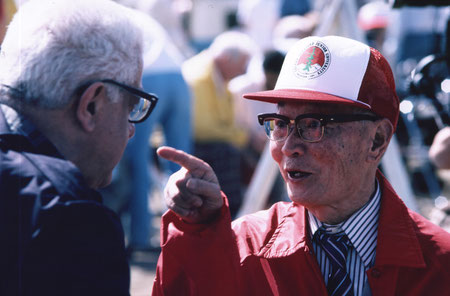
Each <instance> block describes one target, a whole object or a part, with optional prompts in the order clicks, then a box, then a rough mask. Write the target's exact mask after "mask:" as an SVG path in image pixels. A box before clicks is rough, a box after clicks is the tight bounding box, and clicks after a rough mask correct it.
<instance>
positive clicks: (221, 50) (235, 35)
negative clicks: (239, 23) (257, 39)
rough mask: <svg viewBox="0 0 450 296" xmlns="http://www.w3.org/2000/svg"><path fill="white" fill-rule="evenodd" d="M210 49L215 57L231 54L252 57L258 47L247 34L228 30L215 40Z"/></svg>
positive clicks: (232, 56)
mask: <svg viewBox="0 0 450 296" xmlns="http://www.w3.org/2000/svg"><path fill="white" fill-rule="evenodd" d="M209 50H210V51H211V53H212V55H213V56H214V57H220V56H229V57H231V58H234V57H239V56H242V55H245V56H248V57H250V56H252V55H253V54H256V53H257V51H258V48H257V46H256V44H255V43H254V42H253V40H252V39H251V38H250V37H249V36H248V35H247V34H244V33H241V32H237V31H227V32H224V33H222V34H220V35H218V36H217V37H216V38H215V39H214V40H213V42H212V43H211V45H210V47H209Z"/></svg>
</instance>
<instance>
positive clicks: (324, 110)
mask: <svg viewBox="0 0 450 296" xmlns="http://www.w3.org/2000/svg"><path fill="white" fill-rule="evenodd" d="M358 110H362V109H360V108H357V107H354V106H349V105H343V104H331V103H314V102H280V103H278V113H280V114H283V115H287V116H289V115H290V116H298V115H301V114H306V113H319V114H335V113H355V112H357V111H358Z"/></svg>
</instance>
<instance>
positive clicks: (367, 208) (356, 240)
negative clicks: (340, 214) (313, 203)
mask: <svg viewBox="0 0 450 296" xmlns="http://www.w3.org/2000/svg"><path fill="white" fill-rule="evenodd" d="M380 201H381V190H380V185H379V183H378V180H376V184H375V191H374V193H373V195H372V197H371V198H370V200H369V201H368V202H367V203H366V204H365V205H364V206H363V207H362V208H361V209H359V210H358V211H356V212H355V213H354V214H353V215H351V216H350V218H348V219H347V220H345V221H343V222H341V223H339V224H336V225H330V224H326V223H322V222H320V221H319V219H317V218H316V217H315V216H314V215H313V214H312V213H311V212H310V211H308V217H309V227H310V229H311V232H310V233H311V239H312V238H313V237H314V234H315V233H316V231H317V230H318V229H319V228H322V229H324V230H325V231H326V232H328V233H333V234H338V235H339V234H342V233H345V234H346V235H347V237H348V238H349V240H350V242H351V243H352V245H353V247H354V248H355V249H356V251H357V252H358V254H359V256H360V257H361V259H362V260H363V262H364V265H366V266H370V265H372V264H373V262H374V261H373V260H374V258H375V249H376V241H377V240H376V238H377V234H378V217H379V212H380V211H379V210H380ZM369 225H370V226H371V227H368V226H369ZM368 242H369V243H368Z"/></svg>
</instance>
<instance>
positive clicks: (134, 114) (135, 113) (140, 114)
mask: <svg viewBox="0 0 450 296" xmlns="http://www.w3.org/2000/svg"><path fill="white" fill-rule="evenodd" d="M94 82H103V83H109V84H113V85H115V86H118V87H120V88H121V89H123V90H125V91H127V92H129V93H131V94H132V95H134V96H136V97H138V99H139V102H137V103H136V104H135V105H134V108H133V110H131V112H130V115H128V121H129V122H131V123H139V122H143V121H144V120H146V119H147V117H148V116H149V115H150V113H152V111H153V109H154V108H155V106H156V103H157V102H158V97H157V96H156V95H154V94H151V93H147V92H145V91H143V90H140V89H138V88H135V87H132V86H129V85H126V84H123V83H120V82H117V81H115V80H112V79H102V80H97V81H94ZM92 83H93V82H91V84H92Z"/></svg>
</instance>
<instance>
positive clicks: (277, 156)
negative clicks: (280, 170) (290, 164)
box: [270, 141, 283, 164]
mask: <svg viewBox="0 0 450 296" xmlns="http://www.w3.org/2000/svg"><path fill="white" fill-rule="evenodd" d="M270 153H271V154H272V158H273V159H274V160H275V162H276V163H278V164H280V163H281V160H282V158H283V153H282V152H281V145H280V144H278V143H276V142H273V141H270Z"/></svg>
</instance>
